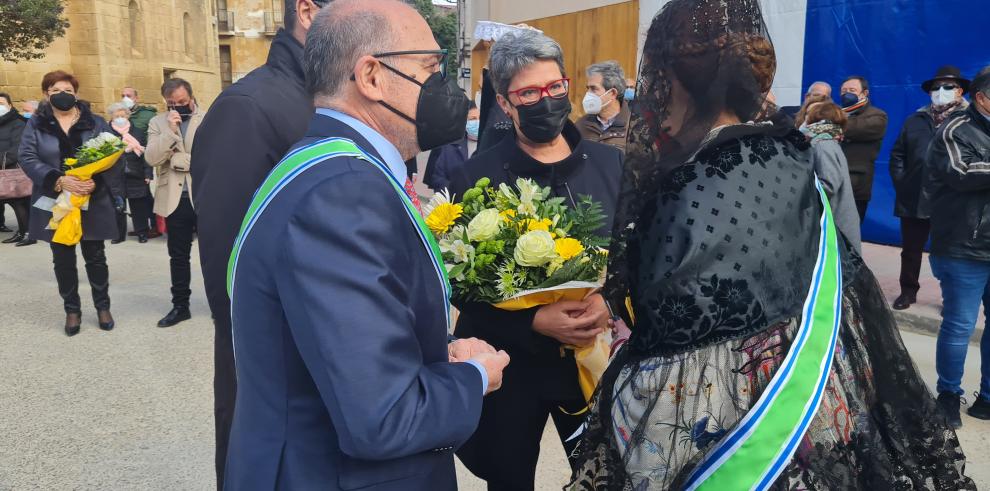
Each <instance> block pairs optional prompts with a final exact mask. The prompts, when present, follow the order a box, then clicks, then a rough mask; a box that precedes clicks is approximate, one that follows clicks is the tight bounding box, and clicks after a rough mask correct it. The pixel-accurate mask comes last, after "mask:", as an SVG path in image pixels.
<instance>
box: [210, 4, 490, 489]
mask: <svg viewBox="0 0 990 491" xmlns="http://www.w3.org/2000/svg"><path fill="white" fill-rule="evenodd" d="M444 55H445V52H443V51H441V50H440V49H439V46H437V43H436V41H435V40H434V38H433V33H432V32H431V31H430V28H429V26H428V25H427V24H426V21H425V20H423V18H422V17H420V16H419V14H418V13H417V12H416V11H415V10H414V9H413V8H411V7H409V6H408V5H406V4H404V3H402V2H398V1H387V0H381V1H371V0H338V1H334V2H331V3H330V4H329V5H327V6H326V7H324V8H323V9H322V10H321V11H320V13H319V14H317V15H316V17H315V19H314V21H313V24H312V26H311V27H310V30H309V33H308V34H307V37H306V47H305V51H304V53H303V66H304V67H305V70H306V86H307V90H308V91H309V93H310V94H311V95H312V96H313V101H314V105H315V106H316V114H315V115H314V116H313V118H312V121H311V122H310V125H309V129H308V130H307V132H306V136H305V137H304V138H303V139H302V140H301V141H300V142H299V143H297V144H296V145H295V147H294V148H293V149H292V150H291V151H290V152H289V154H288V155H286V157H285V158H284V159H283V160H282V161H281V162H280V163H279V164H278V165H277V166H276V167H275V169H274V170H273V171H272V173H271V174H269V175H268V177H267V178H266V179H265V182H264V183H263V184H262V185H261V187H260V188H259V190H258V193H257V194H256V195H255V197H254V198H253V200H252V202H251V204H250V206H249V207H248V213H247V216H246V217H245V219H244V222H243V223H244V225H243V226H242V227H241V231H240V233H239V234H238V237H237V239H236V240H235V242H234V248H233V254H232V256H231V262H230V268H229V273H228V280H227V285H228V286H227V288H228V291H229V292H230V298H231V315H232V320H233V340H234V350H235V353H236V354H237V363H236V370H237V401H236V404H235V407H234V424H233V427H232V429H231V435H230V448H229V453H228V460H227V469H226V478H225V488H226V489H231V490H244V489H248V490H251V489H265V490H270V489H321V490H336V489H361V490H403V491H408V490H431V491H432V490H453V489H456V487H457V479H456V476H455V473H454V451H455V450H457V449H458V448H460V447H461V445H463V444H464V443H465V442H466V441H467V440H468V438H469V437H470V436H471V435H472V434H473V433H474V431H475V428H476V427H477V425H478V421H479V419H480V417H481V407H482V399H483V397H484V395H485V394H488V393H490V392H492V391H494V390H497V389H498V388H499V387H500V386H501V380H502V370H503V368H505V366H506V365H507V364H508V363H509V357H508V355H507V354H506V353H505V352H504V351H503V352H496V351H495V349H494V348H492V347H491V346H490V345H488V344H487V343H485V342H483V341H479V340H476V339H463V340H456V341H453V342H450V341H449V339H448V335H447V333H448V332H449V324H450V318H449V315H450V308H449V305H450V304H449V301H450V297H449V296H450V290H449V286H447V282H446V280H445V276H446V270H445V269H444V267H443V261H442V259H441V258H438V257H437V256H436V255H435V253H434V246H433V245H432V244H431V242H432V241H433V236H432V234H431V233H430V232H429V230H428V229H425V228H424V227H423V226H422V224H421V220H417V218H418V213H419V212H418V211H416V208H415V204H414V202H413V199H412V197H411V196H409V195H407V194H406V192H407V191H406V186H405V185H406V184H407V178H406V173H405V168H404V161H405V160H407V159H409V158H411V157H414V156H415V155H416V154H418V153H419V152H421V151H424V150H430V149H431V148H434V147H438V146H440V145H444V144H447V143H450V142H453V141H455V140H457V139H460V138H461V137H462V136H463V134H464V120H465V117H466V114H467V108H468V103H469V101H468V99H467V97H466V96H464V94H463V92H462V91H461V90H460V89H459V88H457V86H456V85H454V83H453V79H448V78H447V77H446V72H445V71H444V70H443V67H444Z"/></svg>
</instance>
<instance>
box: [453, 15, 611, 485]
mask: <svg viewBox="0 0 990 491" xmlns="http://www.w3.org/2000/svg"><path fill="white" fill-rule="evenodd" d="M488 66H489V76H490V78H491V81H492V85H493V86H494V87H493V88H494V91H495V93H496V99H497V101H498V104H499V106H501V108H502V110H503V111H505V113H506V114H507V115H508V117H509V118H511V119H512V122H513V123H514V125H513V126H514V128H515V129H514V130H513V131H512V132H511V133H508V134H506V135H505V137H504V138H503V139H502V140H501V141H500V142H499V143H497V144H495V145H494V146H492V147H491V148H489V149H487V150H485V151H484V152H481V153H479V154H477V155H476V156H475V157H473V158H472V159H470V160H468V161H467V162H466V163H465V164H464V165H463V166H461V167H459V168H458V169H457V171H455V173H454V175H453V177H452V179H451V188H450V191H451V192H452V193H454V194H455V195H458V196H461V195H463V193H464V191H465V190H467V189H468V188H470V187H472V186H474V183H475V182H477V180H478V179H480V178H482V177H486V178H489V179H490V180H491V183H492V185H493V186H496V187H498V186H500V185H502V184H505V185H508V186H515V185H516V181H517V179H519V178H527V179H532V180H534V181H535V182H536V183H537V184H539V185H540V186H543V187H549V188H550V189H551V192H552V194H553V196H554V197H559V198H563V199H564V200H565V203H568V204H570V205H571V206H574V204H575V200H577V199H580V198H581V197H583V196H587V197H590V198H591V199H593V200H594V201H596V202H598V203H599V204H601V206H602V209H603V211H604V214H605V215H606V219H605V223H603V224H602V227H601V229H600V234H601V235H603V236H605V235H608V232H609V230H611V223H612V215H613V213H614V210H615V204H616V201H617V199H618V193H619V180H620V177H621V172H622V154H621V153H620V152H619V151H618V150H617V149H615V148H612V147H609V146H607V145H602V144H599V143H594V142H591V141H588V140H584V139H582V138H581V134H580V132H578V130H577V127H576V126H574V124H573V123H571V122H570V120H569V119H568V118H567V116H568V115H569V114H570V112H571V103H570V100H568V96H569V95H570V91H569V89H570V81H569V80H568V79H567V75H566V73H565V72H564V61H563V54H562V52H561V50H560V45H558V44H557V42H556V41H554V40H553V39H550V38H548V37H547V36H545V35H543V34H541V33H539V32H537V31H532V30H523V31H519V32H517V33H512V34H507V35H505V36H503V37H502V38H501V39H499V40H498V42H496V43H495V45H494V46H493V48H492V52H491V57H490V58H489V61H488ZM457 307H458V308H459V309H460V311H461V315H460V317H459V318H458V320H457V326H456V328H455V332H456V333H457V335H458V336H460V337H472V336H474V337H478V338H482V339H485V340H488V341H489V342H491V343H492V344H494V345H496V346H498V347H499V349H504V350H506V351H509V352H510V353H511V355H512V364H511V365H510V367H511V368H507V369H506V371H505V372H504V374H503V381H504V385H503V389H502V390H500V391H499V392H498V393H496V394H492V395H491V396H489V397H486V398H485V402H484V409H483V411H482V416H481V422H480V424H479V426H478V430H477V431H476V432H475V434H474V436H473V437H471V439H470V440H469V441H468V442H467V443H466V444H465V445H464V446H463V447H462V448H461V449H460V451H459V452H458V456H460V458H461V460H462V461H463V462H464V463H465V465H467V467H468V469H470V470H471V472H473V473H475V474H476V475H478V476H479V477H481V478H483V479H485V480H487V481H488V486H489V489H533V482H534V480H535V472H536V461H537V459H538V457H539V452H540V448H539V447H540V445H539V443H540V439H541V437H542V435H543V429H544V426H545V424H546V421H547V417H548V416H553V421H554V425H555V426H556V427H557V434H559V435H560V436H561V444H562V446H563V447H564V450H565V453H567V454H568V455H570V454H571V451H572V450H573V449H574V445H575V444H576V442H577V439H571V440H570V441H567V440H568V437H569V436H570V435H572V434H574V433H575V431H576V430H577V429H578V427H579V426H580V425H581V422H582V421H583V416H579V415H580V414H581V413H582V411H583V409H584V408H585V407H586V406H587V401H586V400H585V397H584V394H583V393H582V391H581V387H580V385H579V384H578V379H577V368H576V363H575V360H574V356H573V351H570V350H567V349H564V346H588V345H590V344H591V343H592V342H594V340H595V339H596V337H597V336H598V334H599V333H601V332H602V330H603V328H604V327H606V326H607V324H608V314H607V312H608V308H607V307H606V306H605V302H604V301H603V300H602V297H601V296H600V295H594V296H592V297H590V298H588V299H587V300H585V301H583V302H558V303H555V304H551V305H545V306H542V307H535V308H531V309H527V310H522V311H517V312H508V311H502V310H499V309H496V308H494V307H492V306H491V305H488V304H483V303H477V302H459V301H457ZM503 391H504V392H503ZM520 421H523V422H525V423H524V424H519V422H520Z"/></svg>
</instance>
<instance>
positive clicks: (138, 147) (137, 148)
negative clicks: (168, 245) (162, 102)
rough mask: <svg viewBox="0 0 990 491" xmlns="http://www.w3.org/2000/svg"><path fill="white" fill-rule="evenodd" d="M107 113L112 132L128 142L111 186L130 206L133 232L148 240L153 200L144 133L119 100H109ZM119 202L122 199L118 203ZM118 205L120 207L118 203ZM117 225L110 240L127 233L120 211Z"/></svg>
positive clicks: (123, 215)
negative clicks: (117, 233) (118, 178)
mask: <svg viewBox="0 0 990 491" xmlns="http://www.w3.org/2000/svg"><path fill="white" fill-rule="evenodd" d="M107 114H108V115H109V116H110V127H111V128H113V132H114V134H115V135H117V136H119V137H121V138H123V139H124V141H125V142H126V143H127V144H128V146H127V151H126V152H124V155H123V156H121V157H120V160H121V166H122V167H123V172H122V175H121V181H120V182H119V183H118V186H117V187H116V188H115V190H116V196H119V197H120V198H121V199H122V200H123V199H126V200H127V207H128V208H130V210H131V222H132V223H133V224H134V235H136V236H137V238H138V242H140V243H142V244H144V243H146V242H148V235H149V232H150V231H151V230H152V229H153V227H154V220H155V215H154V213H152V209H153V208H154V205H155V200H154V198H153V197H152V196H151V187H150V186H149V184H150V183H151V179H152V178H153V177H154V171H153V170H152V169H151V166H150V165H148V162H147V161H145V160H144V150H145V146H146V145H147V144H148V133H147V132H146V131H144V130H142V129H141V128H139V127H137V126H136V125H134V124H133V123H131V121H130V117H129V116H130V114H131V111H130V110H129V109H127V106H126V105H124V104H123V103H121V102H118V103H115V104H111V105H110V107H109V108H107ZM119 204H122V203H119ZM119 208H123V207H122V206H119ZM117 220H118V223H117V226H118V228H119V229H120V236H119V237H118V238H117V240H115V241H112V242H113V243H118V242H123V241H124V239H125V238H126V237H127V217H126V215H125V214H124V213H119V214H118V216H117Z"/></svg>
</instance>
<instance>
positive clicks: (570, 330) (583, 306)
mask: <svg viewBox="0 0 990 491" xmlns="http://www.w3.org/2000/svg"><path fill="white" fill-rule="evenodd" d="M606 326H608V308H607V307H605V301H604V300H603V299H602V296H601V295H597V294H596V295H592V296H590V297H588V298H587V299H585V300H583V301H581V302H573V301H561V302H557V303H552V304H550V305H544V306H543V307H540V310H538V311H537V312H536V317H534V318H533V330H534V331H536V332H538V333H540V334H542V335H544V336H548V337H551V338H554V339H556V340H557V341H560V342H561V343H562V344H568V345H572V346H579V347H584V346H590V345H591V344H592V343H593V342H594V341H595V337H596V336H598V334H599V333H601V332H602V331H603V330H604V328H605V327H606Z"/></svg>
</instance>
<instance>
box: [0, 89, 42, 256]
mask: <svg viewBox="0 0 990 491" xmlns="http://www.w3.org/2000/svg"><path fill="white" fill-rule="evenodd" d="M26 125H27V123H25V122H24V118H22V117H21V115H20V113H18V112H17V110H16V109H14V105H13V104H12V103H11V100H10V96H9V95H7V94H5V93H0V169H16V168H18V165H17V149H18V148H19V147H20V145H21V134H23V133H24V127H25V126H26ZM0 179H2V178H0ZM2 205H10V208H11V209H12V210H14V217H15V218H16V219H17V232H15V233H14V235H11V236H10V237H8V238H6V239H4V240H3V241H0V242H3V243H4V244H17V246H26V245H31V244H33V243H35V242H36V241H35V240H34V239H31V238H29V237H28V236H27V231H28V214H29V209H30V207H31V197H30V196H24V197H22V198H10V199H5V200H0V216H2V215H3V206H2Z"/></svg>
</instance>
